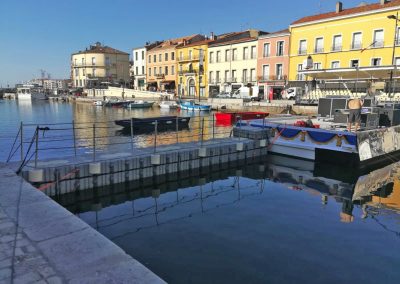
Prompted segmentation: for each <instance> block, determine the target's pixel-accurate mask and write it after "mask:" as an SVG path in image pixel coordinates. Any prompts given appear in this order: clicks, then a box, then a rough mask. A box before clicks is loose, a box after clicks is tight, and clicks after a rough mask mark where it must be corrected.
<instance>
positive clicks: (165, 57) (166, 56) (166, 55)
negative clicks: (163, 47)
mask: <svg viewBox="0 0 400 284" xmlns="http://www.w3.org/2000/svg"><path fill="white" fill-rule="evenodd" d="M164 60H165V61H168V53H165V54H164Z"/></svg>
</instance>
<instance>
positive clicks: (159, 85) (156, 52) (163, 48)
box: [146, 35, 204, 92]
mask: <svg viewBox="0 0 400 284" xmlns="http://www.w3.org/2000/svg"><path fill="white" fill-rule="evenodd" d="M203 39H204V37H203V36H201V35H192V36H187V37H181V38H176V39H170V40H166V41H164V42H162V43H160V44H158V45H157V46H155V47H154V48H151V49H150V50H148V51H147V58H146V60H147V62H146V64H147V74H146V81H147V89H148V90H150V91H169V92H175V91H176V86H175V82H176V76H177V75H176V67H177V61H176V48H177V46H179V45H180V44H183V42H184V41H185V42H187V43H192V42H195V41H199V40H203Z"/></svg>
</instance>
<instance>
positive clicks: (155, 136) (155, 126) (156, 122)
mask: <svg viewBox="0 0 400 284" xmlns="http://www.w3.org/2000/svg"><path fill="white" fill-rule="evenodd" d="M157 124H158V121H157V120H156V121H155V123H154V153H156V151H157V129H158V125H157Z"/></svg>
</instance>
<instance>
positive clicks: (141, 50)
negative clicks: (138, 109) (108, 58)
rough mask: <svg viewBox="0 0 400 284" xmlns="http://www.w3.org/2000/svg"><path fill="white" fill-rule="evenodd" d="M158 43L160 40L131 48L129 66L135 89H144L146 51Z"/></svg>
mask: <svg viewBox="0 0 400 284" xmlns="http://www.w3.org/2000/svg"><path fill="white" fill-rule="evenodd" d="M160 43H161V42H155V43H151V44H146V45H145V46H142V47H138V48H134V49H133V50H132V62H133V64H132V67H131V74H132V75H133V78H134V84H133V86H134V89H135V90H146V85H147V84H146V70H147V65H146V62H147V61H146V58H147V51H148V50H150V49H152V48H153V47H155V46H157V45H159V44H160Z"/></svg>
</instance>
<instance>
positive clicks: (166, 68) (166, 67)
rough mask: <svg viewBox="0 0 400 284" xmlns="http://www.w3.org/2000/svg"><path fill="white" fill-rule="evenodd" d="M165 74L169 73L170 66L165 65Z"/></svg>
mask: <svg viewBox="0 0 400 284" xmlns="http://www.w3.org/2000/svg"><path fill="white" fill-rule="evenodd" d="M164 74H165V75H168V66H165V72H164Z"/></svg>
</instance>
